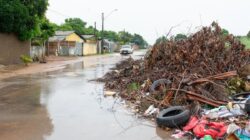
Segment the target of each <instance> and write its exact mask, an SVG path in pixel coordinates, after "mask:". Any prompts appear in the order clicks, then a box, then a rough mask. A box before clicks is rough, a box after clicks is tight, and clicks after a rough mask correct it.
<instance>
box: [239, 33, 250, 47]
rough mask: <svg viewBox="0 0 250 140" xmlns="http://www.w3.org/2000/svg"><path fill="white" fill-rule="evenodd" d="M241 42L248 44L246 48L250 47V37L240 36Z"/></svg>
mask: <svg viewBox="0 0 250 140" xmlns="http://www.w3.org/2000/svg"><path fill="white" fill-rule="evenodd" d="M240 42H241V43H242V44H244V45H246V49H250V38H248V37H246V36H243V37H241V38H240Z"/></svg>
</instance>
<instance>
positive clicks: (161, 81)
mask: <svg viewBox="0 0 250 140" xmlns="http://www.w3.org/2000/svg"><path fill="white" fill-rule="evenodd" d="M171 83H172V82H171V81H170V80H168V79H159V80H156V81H154V82H153V84H152V85H151V87H150V92H154V91H156V88H157V87H158V86H160V85H168V84H171Z"/></svg>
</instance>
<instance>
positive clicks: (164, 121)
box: [156, 106, 190, 128]
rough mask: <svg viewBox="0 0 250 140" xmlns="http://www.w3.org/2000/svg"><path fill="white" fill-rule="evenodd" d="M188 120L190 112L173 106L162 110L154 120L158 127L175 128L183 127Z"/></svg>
mask: <svg viewBox="0 0 250 140" xmlns="http://www.w3.org/2000/svg"><path fill="white" fill-rule="evenodd" d="M189 118H190V111H189V110H187V109H185V108H184V107H182V106H173V107H169V108H167V109H164V110H162V111H161V112H160V113H159V115H158V117H157V118H156V123H157V125H158V126H164V127H168V128H177V127H180V126H183V125H185V124H186V123H187V122H188V120H189Z"/></svg>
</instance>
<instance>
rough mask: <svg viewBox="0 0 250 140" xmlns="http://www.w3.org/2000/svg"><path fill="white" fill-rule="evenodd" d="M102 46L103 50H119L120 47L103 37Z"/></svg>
mask: <svg viewBox="0 0 250 140" xmlns="http://www.w3.org/2000/svg"><path fill="white" fill-rule="evenodd" d="M103 44H104V45H103V47H104V50H105V52H109V53H111V52H117V51H119V50H120V47H119V46H118V45H117V44H116V43H115V42H113V41H109V40H108V39H104V42H103Z"/></svg>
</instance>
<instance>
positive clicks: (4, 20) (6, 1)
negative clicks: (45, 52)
mask: <svg viewBox="0 0 250 140" xmlns="http://www.w3.org/2000/svg"><path fill="white" fill-rule="evenodd" d="M47 6H48V0H0V19H1V20H0V32H2V33H15V34H16V35H18V37H19V39H20V40H28V39H31V38H32V37H34V36H36V35H37V34H39V30H40V29H39V27H40V26H39V21H40V19H42V18H43V17H44V14H45V11H46V10H47Z"/></svg>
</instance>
